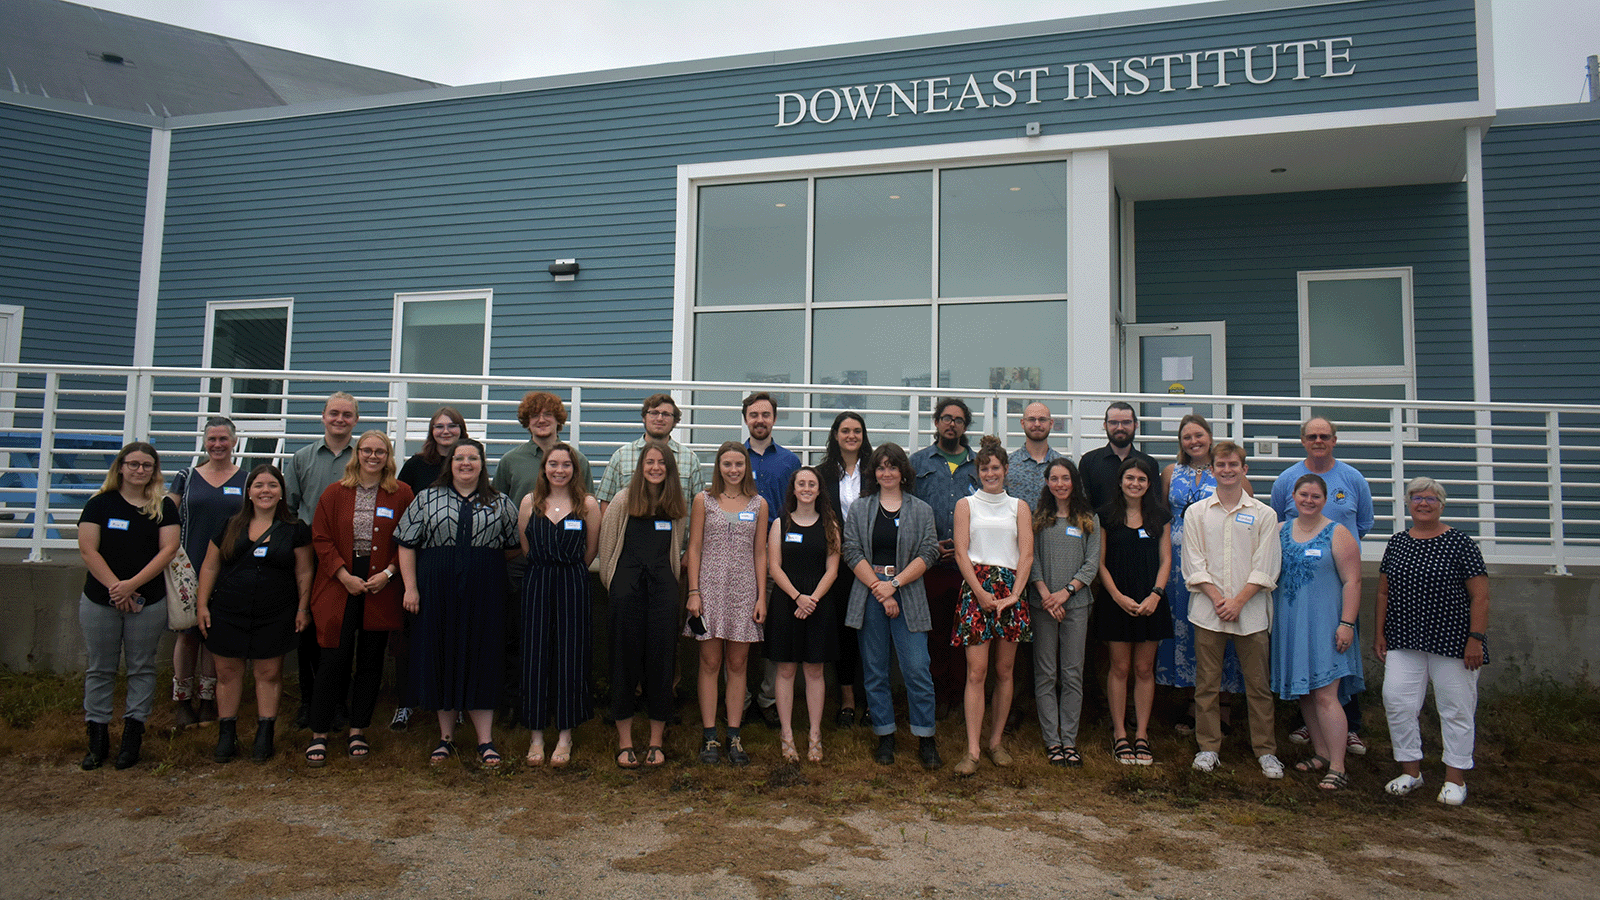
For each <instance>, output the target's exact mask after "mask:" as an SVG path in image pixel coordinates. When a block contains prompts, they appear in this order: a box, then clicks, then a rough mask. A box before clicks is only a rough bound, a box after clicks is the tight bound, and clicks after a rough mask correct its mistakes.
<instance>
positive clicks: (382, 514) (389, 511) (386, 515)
mask: <svg viewBox="0 0 1600 900" xmlns="http://www.w3.org/2000/svg"><path fill="white" fill-rule="evenodd" d="M373 513H374V514H375V515H377V517H378V518H380V519H392V518H394V507H391V506H380V507H378V508H377V509H375V510H373Z"/></svg>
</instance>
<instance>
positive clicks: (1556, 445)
mask: <svg viewBox="0 0 1600 900" xmlns="http://www.w3.org/2000/svg"><path fill="white" fill-rule="evenodd" d="M1544 421H1545V429H1546V432H1547V435H1548V443H1547V444H1546V449H1545V457H1546V465H1548V466H1549V467H1550V471H1549V472H1548V473H1547V480H1548V481H1549V483H1550V555H1551V557H1552V559H1551V565H1550V568H1549V570H1548V572H1549V574H1551V575H1571V574H1572V573H1571V572H1569V571H1567V542H1566V521H1567V517H1566V514H1565V513H1566V510H1565V509H1564V508H1563V504H1562V502H1561V414H1560V413H1558V412H1556V411H1555V410H1550V411H1549V412H1547V413H1545V414H1544Z"/></svg>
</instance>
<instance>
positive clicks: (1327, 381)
mask: <svg viewBox="0 0 1600 900" xmlns="http://www.w3.org/2000/svg"><path fill="white" fill-rule="evenodd" d="M1377 278H1394V279H1398V280H1399V282H1400V318H1401V323H1400V327H1401V347H1402V350H1403V352H1404V353H1405V362H1404V363H1403V364H1401V365H1398V366H1312V365H1311V328H1310V323H1311V293H1310V286H1311V284H1312V283H1313V282H1327V281H1355V280H1367V279H1377ZM1413 285H1414V281H1413V273H1412V269H1411V267H1410V266H1392V267H1383V268H1371V269H1320V270H1309V271H1302V272H1297V273H1296V276H1295V286H1296V294H1297V299H1298V309H1299V322H1298V328H1299V332H1300V341H1299V347H1300V396H1302V397H1310V396H1311V391H1312V388H1314V387H1323V386H1329V385H1332V386H1340V385H1349V386H1356V385H1392V384H1398V385H1401V386H1402V387H1403V388H1404V390H1405V398H1404V399H1405V400H1406V401H1407V402H1410V401H1414V400H1416V399H1417V343H1416V306H1415V297H1414V294H1413ZM1337 403H1338V400H1337V398H1330V402H1328V403H1326V404H1324V405H1329V406H1335V405H1337ZM1311 415H1312V407H1311V406H1304V407H1302V408H1301V417H1302V419H1304V418H1307V417H1309V416H1311ZM1408 418H1409V416H1408ZM1410 430H1411V429H1407V431H1408V432H1409V431H1410ZM1343 433H1344V434H1346V435H1347V436H1349V437H1354V438H1369V439H1370V438H1386V437H1388V436H1389V430H1388V429H1385V430H1383V431H1375V430H1358V429H1357V428H1352V427H1346V428H1345V429H1343Z"/></svg>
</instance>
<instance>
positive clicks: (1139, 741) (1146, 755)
mask: <svg viewBox="0 0 1600 900" xmlns="http://www.w3.org/2000/svg"><path fill="white" fill-rule="evenodd" d="M1155 761H1156V758H1155V754H1153V753H1151V752H1150V741H1149V740H1148V739H1147V738H1134V740H1133V764H1134V765H1136V766H1148V765H1153V764H1154V763H1155Z"/></svg>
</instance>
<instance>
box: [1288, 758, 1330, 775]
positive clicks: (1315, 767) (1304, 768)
mask: <svg viewBox="0 0 1600 900" xmlns="http://www.w3.org/2000/svg"><path fill="white" fill-rule="evenodd" d="M1327 767H1328V758H1327V757H1326V756H1319V755H1315V754H1313V755H1312V756H1309V757H1307V758H1305V759H1302V760H1300V761H1299V762H1297V763H1295V764H1294V770H1295V771H1296V772H1321V771H1322V770H1323V769H1326V768H1327Z"/></svg>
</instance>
